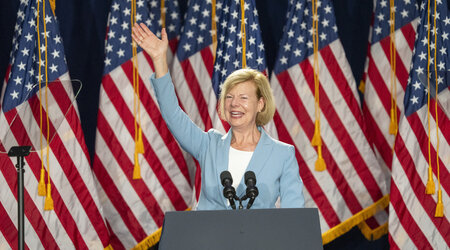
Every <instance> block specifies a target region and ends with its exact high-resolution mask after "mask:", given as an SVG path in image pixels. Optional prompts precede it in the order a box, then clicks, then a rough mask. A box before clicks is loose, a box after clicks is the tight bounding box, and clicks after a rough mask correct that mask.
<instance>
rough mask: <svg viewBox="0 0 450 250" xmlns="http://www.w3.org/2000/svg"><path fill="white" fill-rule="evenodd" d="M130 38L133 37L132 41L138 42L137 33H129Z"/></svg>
mask: <svg viewBox="0 0 450 250" xmlns="http://www.w3.org/2000/svg"><path fill="white" fill-rule="evenodd" d="M131 38H133V41H135V42H136V43H140V42H141V41H140V39H139V37H138V36H137V35H135V34H134V33H132V34H131Z"/></svg>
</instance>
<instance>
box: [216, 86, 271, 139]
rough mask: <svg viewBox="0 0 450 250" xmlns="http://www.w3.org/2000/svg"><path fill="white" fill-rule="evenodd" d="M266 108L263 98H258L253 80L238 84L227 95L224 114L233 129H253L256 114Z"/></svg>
mask: <svg viewBox="0 0 450 250" xmlns="http://www.w3.org/2000/svg"><path fill="white" fill-rule="evenodd" d="M263 108H264V100H263V98H262V97H261V98H258V96H257V94H256V86H255V84H254V83H253V82H252V81H246V82H242V83H239V84H237V85H236V86H234V87H233V88H231V89H230V91H228V93H227V94H226V95H225V103H224V116H225V119H226V121H227V122H228V123H229V124H230V126H231V127H232V128H233V129H244V130H245V129H252V128H254V127H255V126H256V115H257V114H258V112H260V111H261V110H262V109H263Z"/></svg>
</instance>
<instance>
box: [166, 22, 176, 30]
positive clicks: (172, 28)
mask: <svg viewBox="0 0 450 250" xmlns="http://www.w3.org/2000/svg"><path fill="white" fill-rule="evenodd" d="M167 28H168V29H169V32H174V31H175V25H173V23H171V24H170V25H169V27H167Z"/></svg>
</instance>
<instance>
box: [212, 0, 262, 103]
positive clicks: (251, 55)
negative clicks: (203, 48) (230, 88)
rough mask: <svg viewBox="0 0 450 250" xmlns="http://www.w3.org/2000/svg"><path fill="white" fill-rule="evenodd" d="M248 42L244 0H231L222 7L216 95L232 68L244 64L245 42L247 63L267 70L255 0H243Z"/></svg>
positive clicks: (239, 67) (254, 67) (215, 86)
mask: <svg viewBox="0 0 450 250" xmlns="http://www.w3.org/2000/svg"><path fill="white" fill-rule="evenodd" d="M244 10H245V13H244V18H245V36H246V41H245V44H242V35H243V32H244V31H243V30H241V1H240V0H233V1H230V4H229V5H226V6H225V7H224V8H223V18H221V20H220V23H219V25H218V45H217V53H216V62H215V64H214V73H213V79H212V86H213V89H214V93H215V94H216V96H219V94H220V85H221V84H222V83H223V82H224V81H225V79H226V78H227V76H228V75H229V74H231V73H232V72H233V71H235V70H238V69H241V68H243V62H242V53H243V47H244V46H245V48H246V49H245V51H246V53H245V58H246V67H247V68H251V69H256V70H259V71H261V72H264V71H265V70H266V68H267V66H266V59H265V54H264V44H263V42H262V38H261V33H260V28H259V21H258V11H257V10H256V7H255V2H254V0H248V1H244Z"/></svg>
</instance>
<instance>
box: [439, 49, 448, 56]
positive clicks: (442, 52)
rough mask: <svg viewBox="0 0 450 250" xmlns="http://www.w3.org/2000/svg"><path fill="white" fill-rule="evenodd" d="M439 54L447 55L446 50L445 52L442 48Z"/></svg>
mask: <svg viewBox="0 0 450 250" xmlns="http://www.w3.org/2000/svg"><path fill="white" fill-rule="evenodd" d="M439 52H440V53H441V55H447V50H446V49H445V48H444V47H442V48H441V49H440V50H439Z"/></svg>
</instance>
